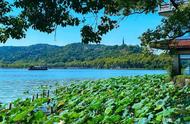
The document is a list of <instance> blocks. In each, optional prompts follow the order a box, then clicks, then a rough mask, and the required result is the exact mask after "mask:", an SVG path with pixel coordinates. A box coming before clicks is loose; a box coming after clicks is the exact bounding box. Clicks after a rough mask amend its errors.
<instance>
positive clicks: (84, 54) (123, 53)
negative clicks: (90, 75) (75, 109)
mask: <svg viewBox="0 0 190 124" xmlns="http://www.w3.org/2000/svg"><path fill="white" fill-rule="evenodd" d="M142 51H143V49H142V48H141V47H140V46H128V45H121V46H118V45H115V46H106V45H86V44H81V43H74V44H69V45H66V46H62V47H60V46H52V45H47V44H37V45H32V46H28V47H0V53H1V54H0V66H1V67H28V66H30V65H47V66H49V67H65V68H66V67H79V68H152V69H153V68H165V67H167V66H168V63H169V61H170V57H168V56H167V55H153V54H148V55H147V54H143V52H142Z"/></svg>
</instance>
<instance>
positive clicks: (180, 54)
mask: <svg viewBox="0 0 190 124" xmlns="http://www.w3.org/2000/svg"><path fill="white" fill-rule="evenodd" d="M175 3H176V4H180V3H183V4H188V3H189V1H188V0H175ZM174 10H175V7H174V6H173V4H172V3H171V2H168V3H165V4H163V5H161V6H160V7H159V15H161V16H164V17H169V16H170V15H172V13H173V11H174ZM150 47H152V48H156V49H162V50H169V51H170V53H171V54H172V55H173V66H172V71H173V74H175V75H180V74H181V68H182V66H181V60H190V34H188V35H187V36H183V37H180V38H176V39H174V40H169V41H158V42H156V43H152V44H150Z"/></svg>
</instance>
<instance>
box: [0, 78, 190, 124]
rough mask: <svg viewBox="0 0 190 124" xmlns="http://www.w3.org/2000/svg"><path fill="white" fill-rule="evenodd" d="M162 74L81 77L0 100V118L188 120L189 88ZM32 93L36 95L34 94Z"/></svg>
mask: <svg viewBox="0 0 190 124" xmlns="http://www.w3.org/2000/svg"><path fill="white" fill-rule="evenodd" d="M166 78H167V76H165V75H152V76H150V75H149V76H148V75H146V76H135V77H119V78H110V79H106V80H97V81H83V82H80V83H73V84H70V85H68V86H61V85H59V86H57V87H56V88H55V90H53V91H52V92H50V94H49V93H48V95H44V92H46V91H47V89H43V93H42V94H39V96H35V99H34V97H33V98H28V99H25V100H21V99H18V100H16V101H14V102H12V106H9V107H7V105H0V123H2V124H4V123H18V124H19V123H29V124H32V123H47V124H52V123H60V124H64V123H65V124H97V123H100V124H112V123H115V124H134V123H136V124H147V123H152V124H160V123H165V124H167V123H176V124H181V123H186V124H189V123H190V87H189V86H187V85H186V86H184V87H176V86H175V85H174V84H173V83H172V82H169V81H167V80H166ZM36 97H37V98H36Z"/></svg>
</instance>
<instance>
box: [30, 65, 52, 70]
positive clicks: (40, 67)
mask: <svg viewBox="0 0 190 124" xmlns="http://www.w3.org/2000/svg"><path fill="white" fill-rule="evenodd" d="M28 70H48V67H47V66H30V67H29V68H28Z"/></svg>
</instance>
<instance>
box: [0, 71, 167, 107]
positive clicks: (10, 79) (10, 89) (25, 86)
mask: <svg viewBox="0 0 190 124" xmlns="http://www.w3.org/2000/svg"><path fill="white" fill-rule="evenodd" d="M165 73H166V71H165V70H109V69H49V70H47V71H28V70H27V69H0V102H3V103H8V102H10V101H13V100H15V99H17V98H24V96H25V95H24V94H23V92H24V91H27V90H31V89H32V88H36V87H39V86H41V85H54V84H55V83H62V84H64V83H68V82H70V81H77V80H96V79H106V78H111V77H119V76H136V75H145V74H165Z"/></svg>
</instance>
